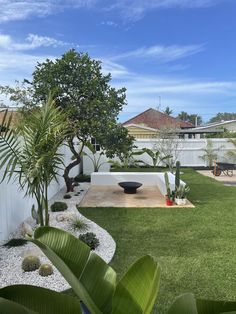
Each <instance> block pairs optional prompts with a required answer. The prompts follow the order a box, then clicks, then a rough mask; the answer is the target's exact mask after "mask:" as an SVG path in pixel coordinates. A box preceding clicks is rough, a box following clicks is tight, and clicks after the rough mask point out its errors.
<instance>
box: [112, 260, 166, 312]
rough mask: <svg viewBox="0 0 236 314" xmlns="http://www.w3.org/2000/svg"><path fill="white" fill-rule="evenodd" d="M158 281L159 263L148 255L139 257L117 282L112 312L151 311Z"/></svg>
mask: <svg viewBox="0 0 236 314" xmlns="http://www.w3.org/2000/svg"><path fill="white" fill-rule="evenodd" d="M159 281H160V267H159V265H158V264H157V263H156V262H155V261H154V259H153V258H152V257H151V256H149V255H147V256H144V257H142V258H140V259H139V260H138V261H137V262H135V263H134V264H133V265H132V266H131V267H130V269H129V270H128V272H127V273H126V274H125V275H124V277H123V278H122V279H121V280H120V282H119V283H118V285H117V287H116V290H115V294H114V297H113V311H112V313H113V314H127V313H135V314H139V313H140V314H141V313H142V314H148V313H151V312H152V309H153V306H154V304H155V301H156V297H157V293H158V288H159Z"/></svg>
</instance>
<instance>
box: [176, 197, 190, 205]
mask: <svg viewBox="0 0 236 314" xmlns="http://www.w3.org/2000/svg"><path fill="white" fill-rule="evenodd" d="M175 203H176V204H177V205H186V203H187V199H186V198H177V197H176V198H175Z"/></svg>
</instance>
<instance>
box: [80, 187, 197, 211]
mask: <svg viewBox="0 0 236 314" xmlns="http://www.w3.org/2000/svg"><path fill="white" fill-rule="evenodd" d="M79 206H80V207H168V208H175V207H177V208H182V207H189V208H193V207H194V205H193V204H192V203H190V202H189V201H188V202H187V204H186V205H184V206H177V205H173V206H166V204H165V197H164V196H163V195H162V194H161V192H160V191H159V189H158V188H157V187H156V186H155V187H154V186H142V187H140V188H139V189H138V190H137V193H136V194H125V193H124V192H123V189H121V188H120V187H119V186H118V185H108V186H107V185H102V186H101V185H100V186H97V185H92V186H91V187H90V189H89V190H88V192H87V194H86V195H85V197H84V198H83V200H82V201H81V202H80V204H79Z"/></svg>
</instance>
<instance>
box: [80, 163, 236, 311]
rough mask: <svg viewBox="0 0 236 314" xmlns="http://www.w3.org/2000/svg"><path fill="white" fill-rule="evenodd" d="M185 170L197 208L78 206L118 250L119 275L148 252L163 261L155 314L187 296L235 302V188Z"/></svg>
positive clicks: (190, 197)
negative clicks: (106, 234)
mask: <svg viewBox="0 0 236 314" xmlns="http://www.w3.org/2000/svg"><path fill="white" fill-rule="evenodd" d="M181 171H182V169H181ZM183 171H184V175H183V176H182V177H181V178H182V179H183V180H184V181H185V182H187V183H188V184H189V186H190V187H191V192H190V194H189V199H190V200H191V201H192V202H193V203H194V204H195V206H196V207H195V208H194V209H192V208H182V209H181V208H171V207H170V208H96V210H95V209H94V208H80V211H81V212H82V214H84V215H85V216H87V217H88V218H89V219H92V220H94V221H95V222H97V223H98V224H99V225H101V226H102V227H104V228H105V229H106V230H107V231H108V232H110V233H111V235H112V236H113V237H114V239H115V241H116V243H117V250H116V254H115V257H114V258H113V261H112V262H111V266H112V267H113V268H114V269H115V270H116V271H117V272H118V274H119V276H121V275H122V273H124V271H125V270H126V269H127V267H128V266H129V265H130V264H131V263H133V262H134V261H135V260H136V259H137V258H139V257H141V256H143V255H145V254H151V255H152V256H154V257H155V258H156V260H157V261H159V263H160V265H161V268H162V273H161V285H160V291H159V296H158V300H157V308H158V310H157V313H166V309H167V308H168V306H169V305H170V303H172V302H173V300H174V298H175V297H176V296H177V295H179V294H181V293H184V292H193V293H194V294H196V296H197V297H201V298H210V299H225V300H236V284H235V282H236V267H235V261H236V228H235V222H236V204H235V192H236V187H229V186H224V185H222V183H219V182H217V181H215V180H214V179H211V178H208V177H203V176H202V175H200V174H198V173H197V172H195V171H193V170H190V169H184V170H183Z"/></svg>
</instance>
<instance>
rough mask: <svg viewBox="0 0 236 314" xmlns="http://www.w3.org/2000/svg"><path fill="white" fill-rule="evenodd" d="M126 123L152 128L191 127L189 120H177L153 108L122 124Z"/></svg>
mask: <svg viewBox="0 0 236 314" xmlns="http://www.w3.org/2000/svg"><path fill="white" fill-rule="evenodd" d="M128 124H138V125H143V126H146V127H149V128H153V129H161V128H163V127H180V128H181V129H182V128H191V127H193V125H192V124H191V123H189V122H184V121H181V120H178V119H176V118H173V117H171V116H169V115H167V114H166V113H163V112H160V111H158V110H156V109H153V108H150V109H148V110H146V111H144V112H142V113H140V114H138V115H137V116H135V117H133V118H131V119H129V120H127V121H125V122H124V123H123V125H124V126H125V125H128Z"/></svg>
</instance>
